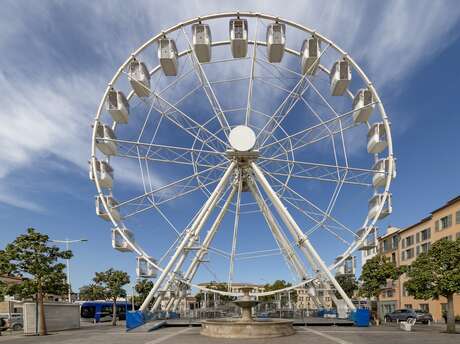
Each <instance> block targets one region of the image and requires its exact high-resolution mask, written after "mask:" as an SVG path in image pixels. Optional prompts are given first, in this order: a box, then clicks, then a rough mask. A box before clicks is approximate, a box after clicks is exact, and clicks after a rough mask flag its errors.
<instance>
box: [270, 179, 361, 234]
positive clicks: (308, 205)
mask: <svg viewBox="0 0 460 344" xmlns="http://www.w3.org/2000/svg"><path fill="white" fill-rule="evenodd" d="M264 172H265V173H266V174H267V175H268V176H269V177H270V178H271V179H272V180H273V181H275V182H276V183H278V184H280V185H283V188H285V189H286V190H288V191H289V192H290V193H292V194H293V195H295V196H296V197H298V198H299V199H300V200H301V201H302V202H303V204H304V205H305V206H307V207H309V208H310V209H314V211H316V212H318V213H319V214H321V215H322V216H325V217H326V218H327V219H328V220H330V221H331V222H334V223H335V224H337V225H338V226H340V227H341V228H342V229H344V230H346V231H348V232H350V233H351V234H352V235H354V236H356V237H358V235H357V234H356V233H355V232H354V231H352V230H351V229H350V228H348V227H347V226H345V225H344V224H343V223H342V222H340V221H339V220H337V219H336V218H334V217H332V216H331V215H328V214H327V213H326V212H325V211H323V210H322V209H321V208H320V207H318V206H317V205H316V204H314V203H313V202H312V201H310V200H308V199H307V198H305V197H304V196H302V195H301V194H299V193H298V192H297V191H295V190H294V189H292V188H291V187H290V186H288V185H286V184H285V183H283V182H282V181H280V180H279V179H278V178H276V177H275V176H273V175H272V174H271V173H270V172H268V171H264ZM281 197H282V198H283V197H284V196H281ZM309 217H310V219H312V220H314V221H315V222H317V223H319V222H320V221H318V220H317V219H315V218H313V217H311V216H309Z"/></svg>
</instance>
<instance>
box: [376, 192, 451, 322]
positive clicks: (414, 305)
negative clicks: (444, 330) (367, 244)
mask: <svg viewBox="0 0 460 344" xmlns="http://www.w3.org/2000/svg"><path fill="white" fill-rule="evenodd" d="M443 238H447V239H450V240H456V239H458V238H460V196H458V197H455V198H453V199H451V200H449V201H448V202H447V203H446V204H444V205H443V206H442V207H440V208H438V209H435V210H433V211H432V212H431V214H430V215H429V216H428V217H426V218H424V219H422V220H420V221H419V222H417V223H416V224H413V225H411V226H408V227H406V228H402V229H399V228H396V227H390V228H389V230H388V231H387V233H386V234H385V235H383V236H381V237H379V240H378V242H379V252H380V253H382V254H384V255H385V256H387V257H389V258H390V259H391V260H392V261H393V262H395V263H396V265H397V266H404V265H410V264H411V263H412V262H413V261H414V260H415V259H416V258H417V256H418V255H419V254H421V253H422V252H426V251H428V250H429V249H430V247H431V245H432V244H433V243H434V242H436V241H438V240H440V239H443ZM406 281H407V277H406V275H405V274H403V275H402V276H401V277H400V278H399V279H398V280H396V281H387V285H386V286H385V288H384V289H383V291H382V294H381V296H380V307H381V309H380V310H381V315H382V317H383V316H384V315H385V314H386V313H389V312H392V311H393V310H395V309H398V308H411V309H422V310H425V311H427V312H430V313H431V314H432V315H433V319H434V321H442V320H443V317H442V316H443V311H444V310H445V309H446V304H447V300H446V299H445V298H444V297H440V298H439V300H433V299H430V300H417V299H414V298H413V297H412V296H409V294H408V293H407V290H406V289H405V288H404V283H405V282H406ZM454 307H455V310H456V314H457V315H460V295H455V296H454Z"/></svg>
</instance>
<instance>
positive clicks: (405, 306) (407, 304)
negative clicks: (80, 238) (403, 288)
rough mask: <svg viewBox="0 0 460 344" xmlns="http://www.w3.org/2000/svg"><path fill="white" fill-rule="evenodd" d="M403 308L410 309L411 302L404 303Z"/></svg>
mask: <svg viewBox="0 0 460 344" xmlns="http://www.w3.org/2000/svg"><path fill="white" fill-rule="evenodd" d="M404 308H407V309H412V304H411V303H406V304H405V305H404Z"/></svg>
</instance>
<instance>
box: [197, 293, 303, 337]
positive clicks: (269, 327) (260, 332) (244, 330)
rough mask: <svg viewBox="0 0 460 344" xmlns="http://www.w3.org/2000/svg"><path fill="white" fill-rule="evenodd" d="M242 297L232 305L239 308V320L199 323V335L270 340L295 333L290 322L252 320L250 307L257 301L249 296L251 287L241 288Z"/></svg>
mask: <svg viewBox="0 0 460 344" xmlns="http://www.w3.org/2000/svg"><path fill="white" fill-rule="evenodd" d="M241 290H242V292H243V296H242V297H240V298H239V299H238V300H236V301H234V303H235V304H236V305H237V306H238V307H240V308H241V318H240V319H212V320H204V321H202V322H201V334H202V335H205V336H209V337H220V338H270V337H281V336H289V335H292V334H294V333H295V330H294V327H293V326H292V321H291V320H286V319H253V318H252V307H254V306H256V305H257V304H258V303H259V301H256V300H253V299H252V298H251V296H250V295H249V292H250V291H251V290H252V287H243V288H241Z"/></svg>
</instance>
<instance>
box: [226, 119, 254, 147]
mask: <svg viewBox="0 0 460 344" xmlns="http://www.w3.org/2000/svg"><path fill="white" fill-rule="evenodd" d="M228 140H229V141H230V145H231V146H232V148H233V149H234V150H235V151H239V152H247V151H250V150H251V149H253V148H254V145H255V144H256V134H255V133H254V131H253V130H252V129H251V128H249V127H248V126H246V125H238V126H236V127H235V128H233V129H232V130H231V131H230V135H229V137H228Z"/></svg>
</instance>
